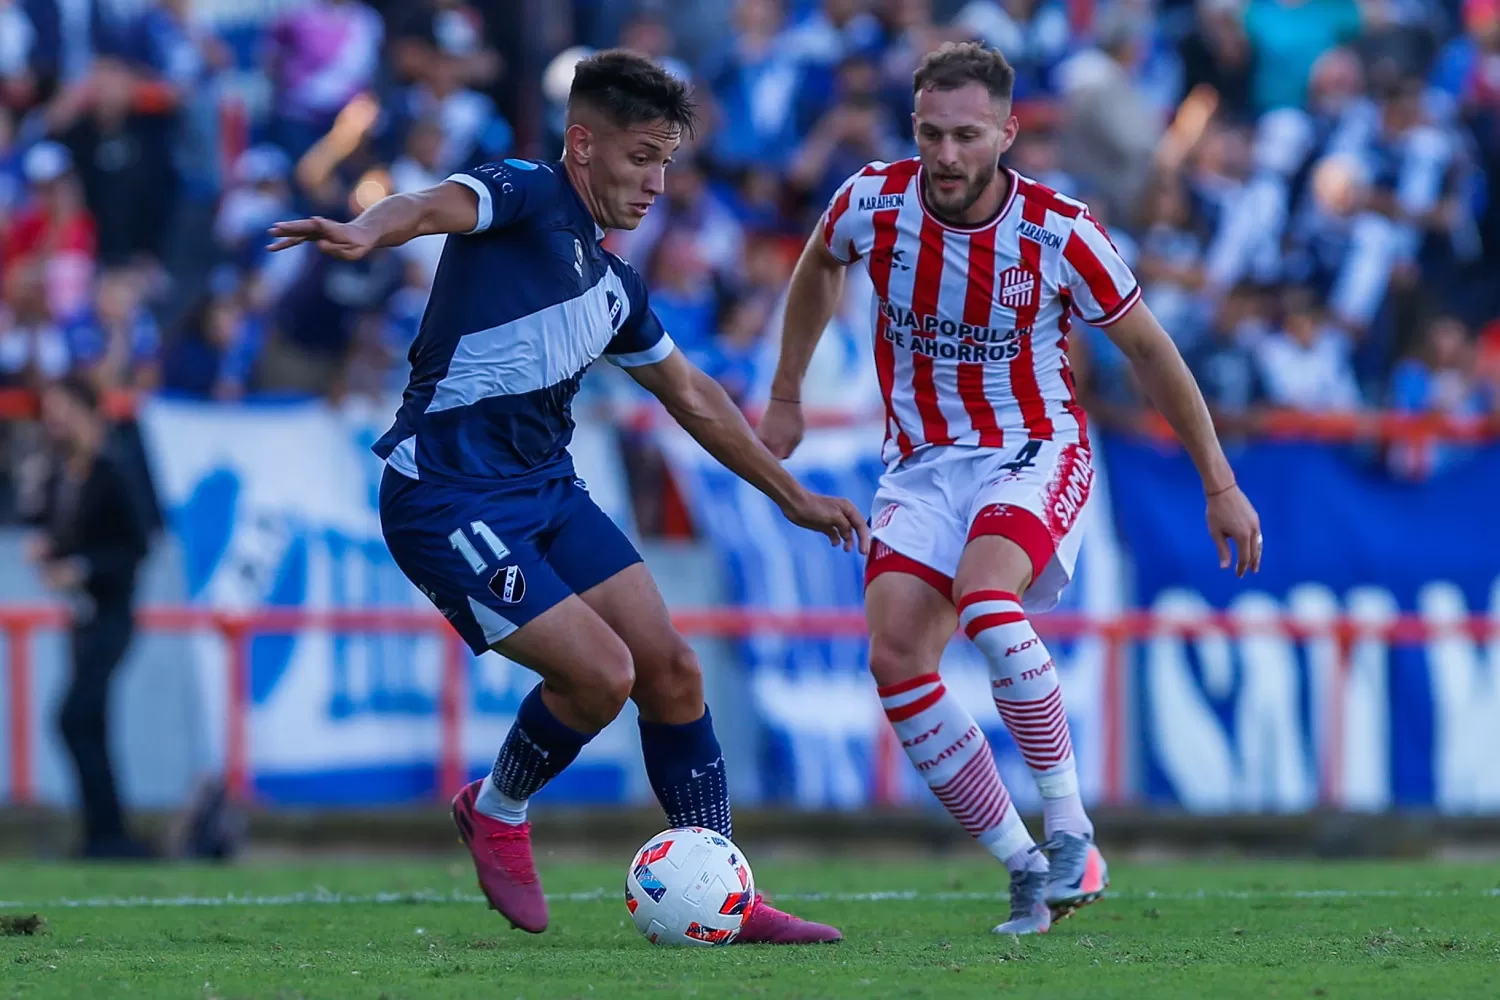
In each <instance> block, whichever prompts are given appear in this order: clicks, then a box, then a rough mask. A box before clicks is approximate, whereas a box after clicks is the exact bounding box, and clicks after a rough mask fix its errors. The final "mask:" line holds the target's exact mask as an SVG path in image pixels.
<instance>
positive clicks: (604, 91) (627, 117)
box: [568, 49, 698, 135]
mask: <svg viewBox="0 0 1500 1000" xmlns="http://www.w3.org/2000/svg"><path fill="white" fill-rule="evenodd" d="M578 104H586V105H588V106H589V107H590V108H592V109H593V110H595V111H597V112H599V113H600V114H602V115H604V116H605V117H606V118H608V119H609V120H610V121H611V122H612V123H613V124H615V125H617V126H619V127H620V128H629V127H631V126H632V125H643V124H646V123H647V122H658V121H664V122H666V123H667V124H668V125H676V126H677V127H678V128H680V129H682V131H683V132H685V133H687V134H688V135H691V134H693V131H694V129H695V128H696V127H697V125H698V114H697V109H696V108H695V107H694V105H693V101H692V98H691V97H690V96H689V95H688V88H687V84H685V83H683V82H682V81H681V80H678V79H677V78H676V77H674V76H672V74H670V73H668V72H667V71H666V70H664V69H662V68H661V67H660V66H658V65H656V63H654V62H652V61H651V60H650V59H647V58H646V57H645V56H639V55H636V54H635V53H634V52H626V51H624V50H623V49H606V50H604V51H603V52H596V53H595V54H593V55H591V56H589V57H588V58H587V59H584V60H581V61H580V62H579V63H578V65H577V67H575V68H574V70H573V89H572V90H570V91H568V107H569V108H572V107H574V106H575V105H578Z"/></svg>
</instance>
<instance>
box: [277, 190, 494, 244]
mask: <svg viewBox="0 0 1500 1000" xmlns="http://www.w3.org/2000/svg"><path fill="white" fill-rule="evenodd" d="M479 213H480V206H479V196H478V195H477V194H476V193H475V192H474V191H473V190H472V189H471V188H469V187H466V186H465V185H463V184H458V183H455V182H453V181H444V182H443V183H441V184H439V185H437V186H436V187H430V188H427V189H426V190H425V191H413V192H411V193H409V194H393V195H391V196H390V197H387V198H382V199H380V200H379V201H377V202H376V203H375V204H373V205H371V206H370V207H369V208H367V209H365V210H364V211H363V212H361V213H360V214H359V217H358V218H356V219H355V220H354V221H352V222H334V221H333V220H331V219H325V218H323V217H321V216H314V217H312V218H311V219H294V220H292V221H290V222H278V223H277V224H276V225H274V226H272V227H271V235H272V236H274V237H276V239H275V241H274V242H273V243H271V245H270V248H269V249H271V250H272V251H276V250H286V249H288V248H289V247H294V246H296V245H297V244H299V243H312V244H314V245H316V246H317V248H318V249H319V250H321V251H323V252H324V253H326V254H330V255H332V256H334V257H338V258H340V259H342V260H359V259H360V258H361V257H363V256H365V255H366V254H368V253H369V252H370V251H371V250H374V249H375V248H376V247H395V246H400V245H401V244H403V243H406V242H408V241H410V240H414V239H416V238H417V237H418V236H433V235H438V234H444V233H469V232H473V231H474V229H475V228H476V227H477V226H478V225H479Z"/></svg>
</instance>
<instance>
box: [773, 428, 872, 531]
mask: <svg viewBox="0 0 1500 1000" xmlns="http://www.w3.org/2000/svg"><path fill="white" fill-rule="evenodd" d="M804 430H806V421H805V420H804V419H803V417H802V404H801V403H788V402H786V401H785V400H778V399H773V400H771V401H770V402H769V403H767V404H766V411H765V412H764V413H762V414H761V417H760V424H759V425H758V426H757V427H756V428H755V433H756V434H757V435H759V437H760V442H761V444H763V445H765V446H766V448H767V449H768V450H769V451H770V452H771V454H773V455H775V456H776V457H777V458H791V457H792V452H794V451H796V450H797V445H799V444H801V443H802V433H803V431H804ZM861 523H863V522H861Z"/></svg>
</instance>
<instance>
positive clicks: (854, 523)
mask: <svg viewBox="0 0 1500 1000" xmlns="http://www.w3.org/2000/svg"><path fill="white" fill-rule="evenodd" d="M626 371H628V372H629V373H630V374H631V376H632V377H633V378H634V379H635V380H636V381H637V382H639V383H640V384H641V385H642V386H644V387H645V388H646V390H647V391H649V392H650V393H651V394H652V395H654V396H655V397H656V398H657V399H659V400H661V401H662V405H664V406H665V407H666V408H667V412H668V413H670V414H671V415H672V419H673V420H676V421H677V422H678V423H679V424H681V425H682V427H683V429H684V430H686V431H687V432H688V433H689V434H691V435H692V436H693V440H695V441H697V442H698V443H699V444H701V445H702V446H703V448H704V450H705V451H707V452H708V453H709V454H710V455H712V456H713V457H714V458H716V459H718V460H719V462H720V463H722V464H723V465H724V467H725V468H727V469H728V470H729V471H730V472H733V473H734V474H735V475H737V476H739V477H740V478H741V479H743V480H745V481H746V482H748V483H750V485H752V486H754V487H755V488H756V489H758V490H760V491H761V492H762V493H764V494H765V495H766V496H768V497H770V498H771V499H772V500H774V501H776V505H777V506H778V507H780V508H781V512H782V513H783V514H785V515H786V519H787V520H788V521H791V522H792V523H793V524H795V525H798V526H799V527H803V528H807V529H808V530H809V531H816V532H818V533H819V534H823V535H827V536H828V539H829V541H831V542H832V543H833V544H834V545H840V544H842V545H843V547H844V549H845V550H846V551H848V550H849V549H853V548H857V549H859V551H860V552H861V553H866V552H868V551H869V550H870V532H869V528H868V527H867V526H866V525H865V519H864V517H862V516H861V515H860V513H859V511H858V510H856V509H855V507H854V505H853V504H852V503H850V502H849V501H848V500H845V499H843V498H842V497H825V496H820V495H818V494H816V493H810V492H808V491H807V490H806V489H804V488H803V487H802V484H801V483H799V482H797V480H796V479H795V478H794V477H793V476H792V474H791V473H789V472H787V471H786V469H784V468H782V466H781V463H780V462H779V461H777V459H776V456H775V455H772V454H771V453H770V452H769V451H768V450H767V449H766V448H765V446H764V445H762V444H761V443H760V441H758V440H757V439H756V437H755V433H754V432H753V431H751V430H750V425H749V424H748V423H746V422H745V417H744V415H743V414H742V413H740V409H739V407H738V406H735V405H734V400H732V399H730V398H729V394H728V393H726V392H725V391H724V388H723V387H722V386H720V385H719V383H717V382H715V381H714V380H713V379H711V378H709V377H708V376H707V375H705V374H704V373H703V372H702V371H700V370H699V369H698V368H697V366H695V365H694V364H693V363H692V362H691V361H689V360H688V359H687V358H685V357H683V355H682V352H681V351H676V350H674V351H672V353H670V354H668V355H667V356H666V358H665V359H664V360H662V361H659V362H657V363H656V364H652V365H638V366H635V367H631V368H627V369H626Z"/></svg>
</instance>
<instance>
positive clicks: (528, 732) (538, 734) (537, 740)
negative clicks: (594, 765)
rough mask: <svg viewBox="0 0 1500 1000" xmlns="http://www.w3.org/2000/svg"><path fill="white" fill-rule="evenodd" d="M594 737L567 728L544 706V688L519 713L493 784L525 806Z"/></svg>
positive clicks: (497, 761)
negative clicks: (524, 803)
mask: <svg viewBox="0 0 1500 1000" xmlns="http://www.w3.org/2000/svg"><path fill="white" fill-rule="evenodd" d="M591 739H593V736H591V735H589V734H587V733H580V732H579V731H578V730H576V729H572V728H570V727H568V726H566V725H564V724H563V723H562V722H561V721H560V720H559V719H558V718H557V716H555V715H553V714H552V712H551V710H550V709H548V708H547V706H546V705H545V704H544V703H543V702H542V686H541V685H540V684H538V685H537V686H536V687H534V688H532V689H531V693H530V694H528V695H527V696H526V697H525V699H524V700H522V702H521V708H520V710H519V711H517V712H516V722H515V725H513V726H511V727H510V733H509V735H507V736H506V737H505V745H504V746H503V747H501V748H500V756H498V757H496V758H495V771H494V773H493V774H492V775H491V776H490V780H491V781H492V782H493V784H494V786H495V790H496V791H498V792H499V793H500V794H501V795H504V796H505V797H506V798H508V799H514V800H517V801H520V802H525V801H526V800H527V799H529V798H531V797H532V796H533V795H535V794H536V793H537V792H538V791H540V790H541V787H542V786H543V785H545V784H546V783H547V782H549V781H551V780H552V779H553V778H555V777H557V776H558V775H559V774H561V773H562V772H563V769H564V768H566V767H567V766H568V765H569V764H571V763H573V761H574V759H575V758H577V756H578V752H579V751H580V750H582V749H583V748H584V746H585V745H586V744H587V743H588V741H589V740H591Z"/></svg>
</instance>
